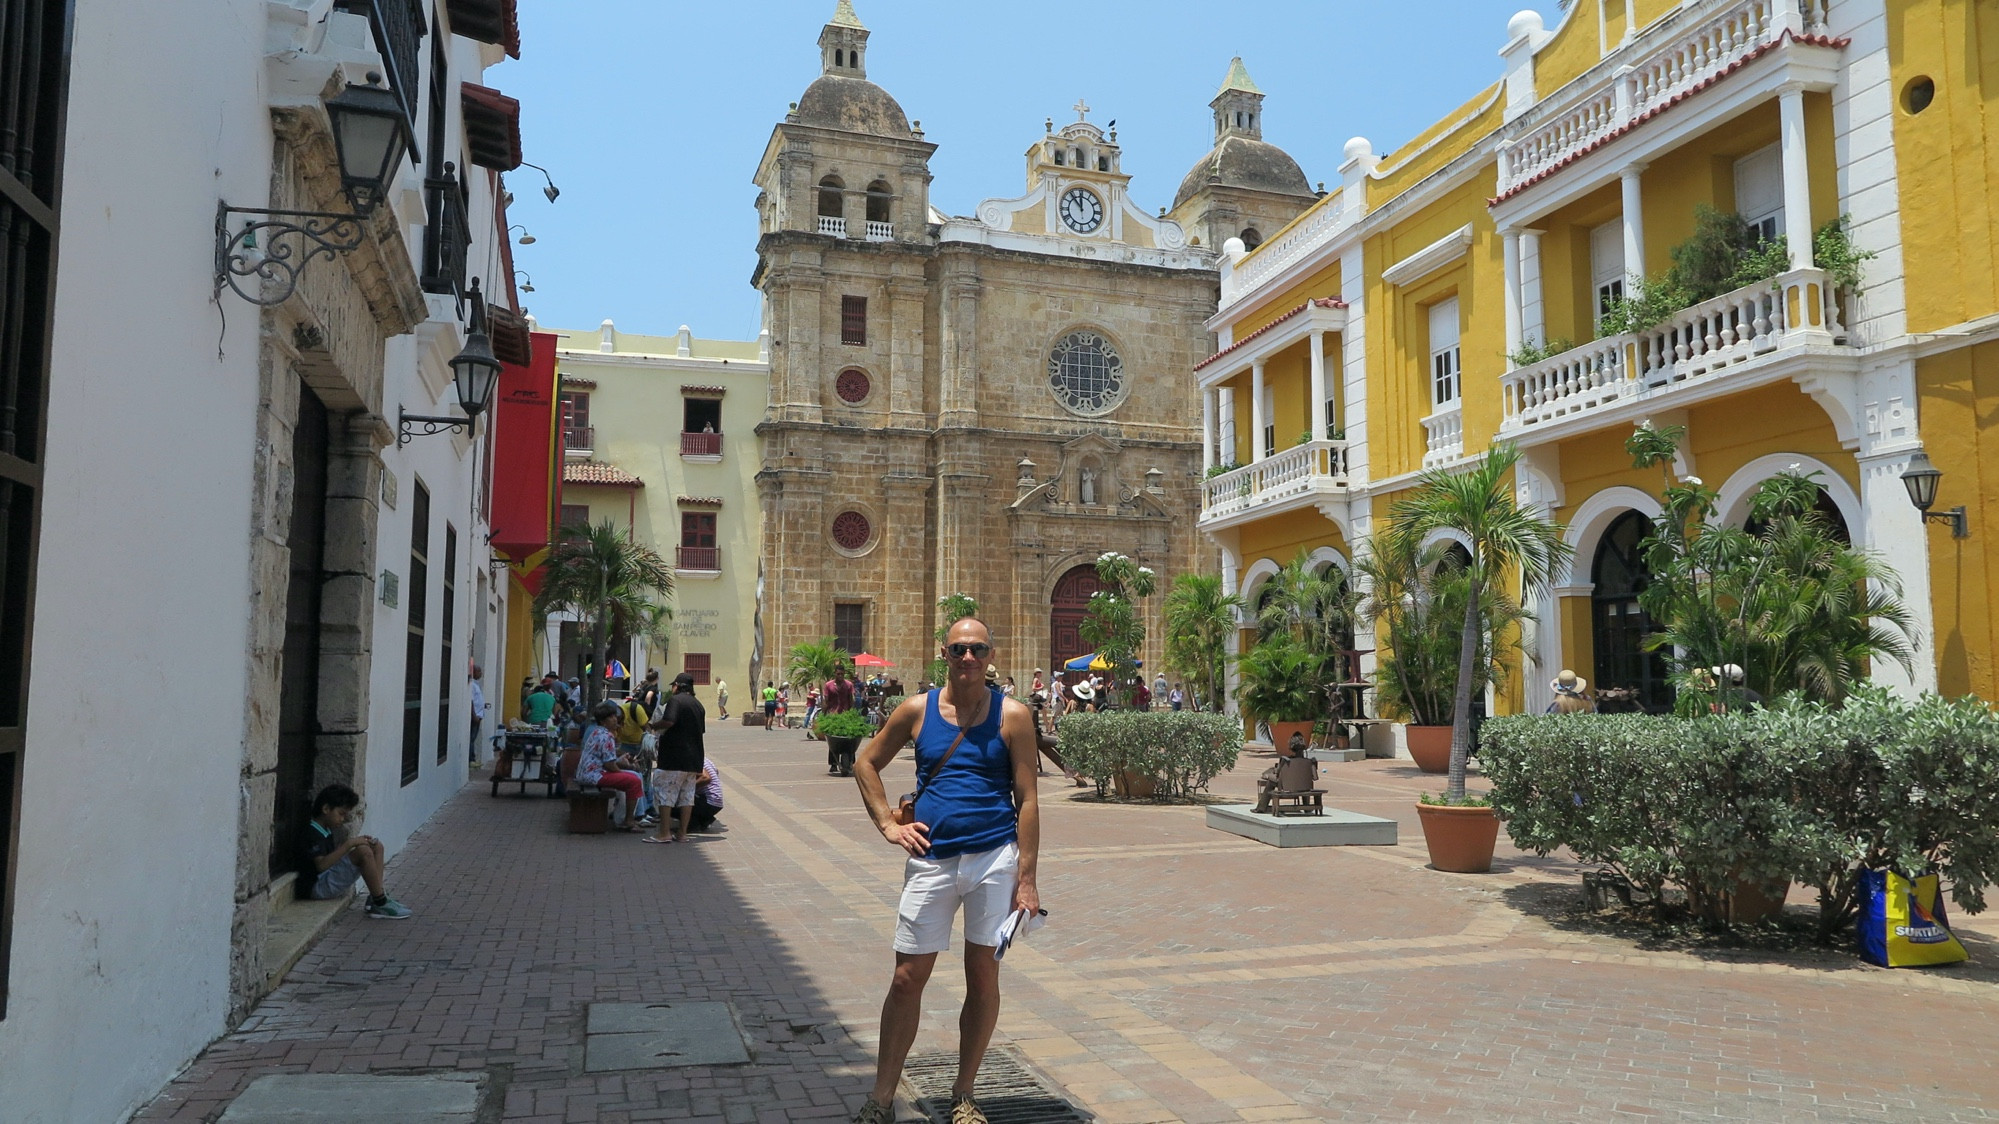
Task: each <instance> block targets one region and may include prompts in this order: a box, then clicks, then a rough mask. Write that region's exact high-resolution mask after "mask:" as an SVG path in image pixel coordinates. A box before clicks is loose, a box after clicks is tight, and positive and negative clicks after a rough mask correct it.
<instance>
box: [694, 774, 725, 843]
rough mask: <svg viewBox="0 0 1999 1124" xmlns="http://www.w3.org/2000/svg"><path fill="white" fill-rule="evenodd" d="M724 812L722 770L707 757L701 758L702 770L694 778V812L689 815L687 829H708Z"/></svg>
mask: <svg viewBox="0 0 1999 1124" xmlns="http://www.w3.org/2000/svg"><path fill="white" fill-rule="evenodd" d="M721 814H722V772H721V770H719V769H717V768H715V763H714V762H713V761H710V760H709V759H707V758H706V757H704V758H702V759H701V772H700V774H699V775H697V776H696V777H695V778H694V813H693V815H691V816H690V817H688V821H687V830H689V831H707V830H708V828H709V827H710V826H712V825H713V824H714V822H715V817H717V816H719V815H721Z"/></svg>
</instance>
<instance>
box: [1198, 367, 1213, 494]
mask: <svg viewBox="0 0 1999 1124" xmlns="http://www.w3.org/2000/svg"><path fill="white" fill-rule="evenodd" d="M1213 467H1215V390H1214V388H1213V387H1202V388H1201V472H1202V473H1203V474H1204V475H1205V474H1206V473H1207V471H1208V470H1209V469H1211V468H1213Z"/></svg>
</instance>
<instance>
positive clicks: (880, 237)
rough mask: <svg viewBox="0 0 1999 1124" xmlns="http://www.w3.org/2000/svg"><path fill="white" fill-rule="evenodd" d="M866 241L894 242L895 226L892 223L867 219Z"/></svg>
mask: <svg viewBox="0 0 1999 1124" xmlns="http://www.w3.org/2000/svg"><path fill="white" fill-rule="evenodd" d="M868 241H870V242H893V241H895V224H894V223H892V222H876V221H875V220H873V219H869V220H868Z"/></svg>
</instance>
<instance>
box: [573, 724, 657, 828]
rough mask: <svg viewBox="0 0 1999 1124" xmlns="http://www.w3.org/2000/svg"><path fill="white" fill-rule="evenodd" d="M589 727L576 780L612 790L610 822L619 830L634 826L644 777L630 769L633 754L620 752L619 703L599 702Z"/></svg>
mask: <svg viewBox="0 0 1999 1124" xmlns="http://www.w3.org/2000/svg"><path fill="white" fill-rule="evenodd" d="M590 717H591V718H592V720H593V721H592V722H591V723H590V728H589V729H587V730H585V731H584V733H583V754H582V756H581V757H579V758H577V761H576V783H577V784H594V785H596V786H597V787H598V788H601V789H604V790H605V791H607V792H610V793H612V794H613V795H612V798H611V822H612V823H613V824H614V825H615V826H616V827H617V829H618V830H619V831H632V830H634V825H633V822H632V821H633V818H634V813H635V812H636V810H637V808H638V806H639V798H640V797H642V796H644V795H645V789H646V786H645V780H644V779H643V778H641V777H640V776H639V775H638V774H637V773H635V772H631V771H630V770H631V769H632V768H633V767H634V763H633V761H632V759H631V758H630V757H627V756H625V755H624V754H621V753H619V752H618V737H617V735H616V734H614V733H612V731H613V730H615V729H617V724H618V704H617V703H613V702H600V703H598V704H597V706H596V709H594V710H592V711H591V712H590Z"/></svg>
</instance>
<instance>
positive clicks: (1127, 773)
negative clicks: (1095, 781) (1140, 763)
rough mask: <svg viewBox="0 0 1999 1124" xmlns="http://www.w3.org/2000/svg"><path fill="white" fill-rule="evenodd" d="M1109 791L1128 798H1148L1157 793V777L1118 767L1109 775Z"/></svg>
mask: <svg viewBox="0 0 1999 1124" xmlns="http://www.w3.org/2000/svg"><path fill="white" fill-rule="evenodd" d="M1111 791H1112V792H1115V793H1116V794H1117V795H1119V796H1122V797H1124V798H1126V799H1128V800H1150V799H1152V798H1153V797H1154V796H1157V795H1158V794H1159V778H1158V777H1153V776H1148V775H1146V774H1144V773H1141V772H1139V771H1138V770H1136V769H1120V770H1118V771H1117V772H1116V773H1114V774H1112V775H1111Z"/></svg>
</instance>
